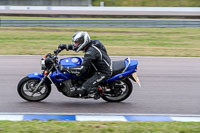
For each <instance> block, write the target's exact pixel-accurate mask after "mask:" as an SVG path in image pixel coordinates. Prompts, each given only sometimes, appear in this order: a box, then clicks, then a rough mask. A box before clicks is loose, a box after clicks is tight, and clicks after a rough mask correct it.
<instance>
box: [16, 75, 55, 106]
mask: <svg viewBox="0 0 200 133" xmlns="http://www.w3.org/2000/svg"><path fill="white" fill-rule="evenodd" d="M39 82H40V80H38V79H31V78H29V77H25V78H23V79H22V80H21V81H20V82H19V84H18V86H17V91H18V94H19V95H20V96H21V97H22V98H23V99H25V100H27V101H30V102H39V101H42V100H44V99H45V98H47V97H48V96H49V94H50V92H51V85H49V84H47V83H45V82H44V83H42V85H41V86H40V87H39V89H38V91H36V92H34V89H35V87H36V86H37V85H38V84H39Z"/></svg>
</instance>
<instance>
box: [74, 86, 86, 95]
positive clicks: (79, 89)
mask: <svg viewBox="0 0 200 133" xmlns="http://www.w3.org/2000/svg"><path fill="white" fill-rule="evenodd" d="M76 91H77V94H79V95H81V96H86V95H87V90H86V89H85V88H84V87H81V88H77V90H76Z"/></svg>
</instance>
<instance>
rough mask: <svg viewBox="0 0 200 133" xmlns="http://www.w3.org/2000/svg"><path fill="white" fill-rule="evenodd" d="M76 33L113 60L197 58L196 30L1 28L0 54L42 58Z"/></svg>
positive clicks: (198, 37)
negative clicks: (94, 42)
mask: <svg viewBox="0 0 200 133" xmlns="http://www.w3.org/2000/svg"><path fill="white" fill-rule="evenodd" d="M76 31H88V32H89V34H90V36H91V38H92V39H96V40H100V41H101V42H102V43H103V44H104V45H105V46H106V48H107V49H108V53H109V55H113V56H115V55H116V56H120V55H127V56H178V57H182V56H184V57H187V56H191V57H200V30H199V28H116V27H115V28H110V27H108V28H102V27H95V28H93V27H1V28H0V47H1V49H0V54H3V55H4V54H18V55H24V54H30V55H35V54H36V55H38V54H39V55H43V54H45V53H48V52H52V51H53V50H54V49H55V48H57V46H58V45H59V44H60V43H66V44H70V43H71V37H72V35H73V34H74V33H75V32H76ZM62 54H76V53H74V52H73V51H71V52H63V53H62Z"/></svg>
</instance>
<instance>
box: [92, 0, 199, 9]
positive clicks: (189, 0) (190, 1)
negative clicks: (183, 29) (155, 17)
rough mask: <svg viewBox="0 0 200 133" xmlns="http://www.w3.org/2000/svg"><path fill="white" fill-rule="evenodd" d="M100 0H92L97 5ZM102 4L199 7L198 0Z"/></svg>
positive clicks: (109, 1)
mask: <svg viewBox="0 0 200 133" xmlns="http://www.w3.org/2000/svg"><path fill="white" fill-rule="evenodd" d="M100 1H102V0H93V1H92V4H93V6H99V5H100ZM103 1H104V6H139V7H140V6H141V7H143V6H147V7H148V6H149V7H199V6H200V1H199V0H103Z"/></svg>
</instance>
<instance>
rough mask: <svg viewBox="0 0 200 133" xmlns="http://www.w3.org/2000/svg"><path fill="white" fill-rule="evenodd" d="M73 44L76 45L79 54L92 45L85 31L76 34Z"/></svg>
mask: <svg viewBox="0 0 200 133" xmlns="http://www.w3.org/2000/svg"><path fill="white" fill-rule="evenodd" d="M72 42H73V43H74V47H75V52H79V51H80V50H83V49H84V48H85V47H86V46H87V45H88V44H89V43H90V36H89V34H88V33H87V32H84V31H80V32H76V33H75V34H74V35H73V36H72Z"/></svg>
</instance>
